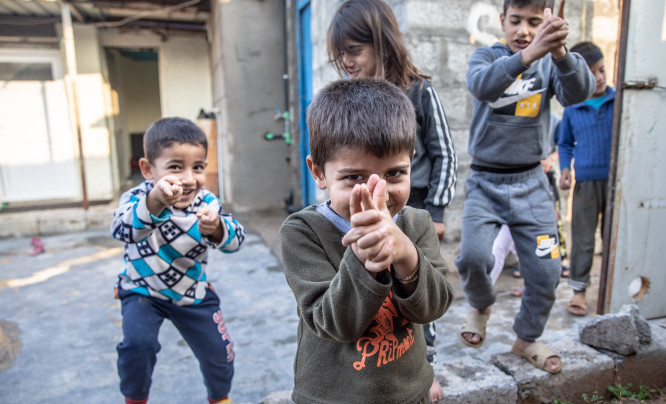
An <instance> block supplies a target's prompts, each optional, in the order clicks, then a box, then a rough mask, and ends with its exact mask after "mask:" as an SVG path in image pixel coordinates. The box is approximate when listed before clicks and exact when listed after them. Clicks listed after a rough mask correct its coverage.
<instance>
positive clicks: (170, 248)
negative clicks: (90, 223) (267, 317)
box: [111, 118, 245, 404]
mask: <svg viewBox="0 0 666 404" xmlns="http://www.w3.org/2000/svg"><path fill="white" fill-rule="evenodd" d="M143 147H144V155H145V157H144V158H142V159H141V160H140V161H139V165H140V168H141V174H142V175H143V176H144V178H145V179H146V181H144V182H143V183H141V184H140V185H138V186H137V187H135V188H133V189H131V190H129V191H127V192H125V193H124V194H123V195H122V196H121V197H120V206H119V208H118V209H117V210H116V211H115V213H114V215H113V222H112V224H111V234H112V235H113V237H114V238H116V239H118V240H120V241H123V242H124V243H125V256H124V260H125V269H124V271H123V272H122V273H121V274H120V275H119V276H118V285H117V297H118V298H119V299H120V300H121V302H122V315H123V326H122V327H123V341H122V342H121V343H120V344H118V346H117V350H118V374H119V375H120V391H121V392H122V394H123V395H124V396H125V402H126V403H128V404H136V403H146V402H147V401H148V393H149V390H150V385H151V376H152V373H153V368H154V366H155V361H156V359H157V352H159V350H160V344H159V342H158V339H157V336H158V333H159V328H160V326H161V324H162V322H163V321H164V319H165V318H166V319H169V320H171V322H172V323H173V324H174V326H175V327H176V328H177V329H178V331H180V333H181V335H182V336H183V338H184V339H185V341H187V343H188V345H189V346H190V347H191V348H192V351H193V352H194V354H195V356H196V357H197V359H198V360H199V364H200V368H201V372H202V373H203V379H204V383H205V385H206V388H207V391H208V400H209V401H210V402H211V403H224V402H231V400H230V399H228V397H227V394H228V393H229V389H230V388H231V379H232V377H233V372H234V368H233V359H234V352H233V342H232V341H231V338H230V337H229V333H228V332H227V329H226V325H225V323H224V319H223V317H222V311H221V310H220V300H219V299H218V297H217V295H216V294H215V292H214V291H213V288H212V286H211V285H210V284H209V283H208V281H207V279H206V272H205V268H206V264H207V258H208V248H209V247H210V248H216V249H219V250H221V251H222V252H227V253H228V252H235V251H236V250H238V248H239V247H240V245H241V244H242V243H243V240H244V239H245V230H244V229H243V226H241V225H240V224H239V223H238V222H237V221H236V220H234V219H233V218H232V217H231V215H230V214H228V213H224V212H223V210H222V207H221V206H220V201H219V200H218V199H217V198H216V197H215V195H213V194H212V193H211V192H209V191H207V190H206V189H205V188H204V184H205V180H206V172H205V169H206V164H207V160H206V153H207V149H208V142H207V140H206V135H205V134H204V133H203V131H202V130H201V129H200V128H199V127H198V126H196V125H195V124H194V123H193V122H192V121H189V120H187V119H182V118H164V119H160V120H158V121H156V122H154V123H153V124H152V125H150V127H149V128H148V130H147V131H146V133H145V135H144V139H143Z"/></svg>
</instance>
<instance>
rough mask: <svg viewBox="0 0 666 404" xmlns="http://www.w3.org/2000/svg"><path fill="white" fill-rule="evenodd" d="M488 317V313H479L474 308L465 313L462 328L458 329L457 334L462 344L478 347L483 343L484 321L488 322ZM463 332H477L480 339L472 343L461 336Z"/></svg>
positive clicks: (484, 336) (484, 333) (484, 335)
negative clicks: (465, 316)
mask: <svg viewBox="0 0 666 404" xmlns="http://www.w3.org/2000/svg"><path fill="white" fill-rule="evenodd" d="M489 317H490V313H488V314H481V313H479V312H478V311H476V310H472V311H470V312H469V314H467V318H465V322H464V323H463V325H462V330H460V334H459V336H460V339H461V340H462V342H463V344H465V345H467V346H471V347H472V348H479V347H481V345H483V341H484V340H485V339H486V323H487V322H488V318H489ZM464 333H471V334H477V335H478V336H479V337H481V339H480V340H479V342H477V343H476V344H474V343H472V342H469V341H468V340H467V339H465V337H464V336H463V334H464Z"/></svg>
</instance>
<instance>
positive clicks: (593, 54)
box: [569, 42, 604, 67]
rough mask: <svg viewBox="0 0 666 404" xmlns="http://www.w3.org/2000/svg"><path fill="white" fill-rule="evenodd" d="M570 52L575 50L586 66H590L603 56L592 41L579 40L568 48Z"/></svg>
mask: <svg viewBox="0 0 666 404" xmlns="http://www.w3.org/2000/svg"><path fill="white" fill-rule="evenodd" d="M569 51H571V52H576V53H578V54H579V55H581V56H582V57H583V59H585V63H587V65H588V66H590V67H592V66H593V65H595V64H596V63H597V62H598V61H600V60H601V59H603V58H604V55H603V53H601V49H599V47H598V46H597V45H595V44H593V43H592V42H579V43H577V44H575V45H574V46H572V47H571V49H569Z"/></svg>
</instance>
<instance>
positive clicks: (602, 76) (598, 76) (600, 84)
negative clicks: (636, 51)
mask: <svg viewBox="0 0 666 404" xmlns="http://www.w3.org/2000/svg"><path fill="white" fill-rule="evenodd" d="M590 71H591V72H592V74H593V75H594V81H595V82H596V83H597V88H596V89H595V90H594V94H592V97H591V98H597V97H601V96H602V95H604V94H606V68H604V59H603V58H602V59H599V61H598V62H597V63H595V64H593V65H592V66H590Z"/></svg>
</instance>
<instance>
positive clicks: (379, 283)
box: [280, 79, 453, 403]
mask: <svg viewBox="0 0 666 404" xmlns="http://www.w3.org/2000/svg"><path fill="white" fill-rule="evenodd" d="M415 122H416V118H415V116H414V109H413V107H412V104H411V102H410V101H409V99H408V98H407V97H406V96H405V95H404V93H403V92H402V91H401V90H400V89H399V88H398V87H396V86H394V85H392V84H390V83H388V82H386V81H384V80H378V79H352V80H341V81H337V82H334V83H332V84H330V85H328V86H327V87H326V88H324V89H323V90H322V91H321V92H320V93H319V94H318V95H317V96H316V97H315V99H314V100H313V102H312V104H311V105H310V107H309V109H308V127H309V129H310V149H311V155H310V156H308V157H307V165H308V168H309V169H310V172H311V174H312V176H313V178H314V180H315V183H316V184H317V187H319V188H320V189H327V190H328V194H329V197H330V199H329V200H328V201H326V202H324V203H322V204H319V205H313V206H309V207H307V208H305V209H303V210H302V211H300V212H297V213H295V214H293V215H291V216H290V217H288V218H287V219H286V220H285V222H284V224H283V225H282V228H281V229H280V237H281V240H282V256H283V261H284V268H285V274H286V277H287V281H288V283H289V286H290V287H291V289H292V291H293V292H294V296H295V297H296V302H297V306H298V316H299V325H298V352H297V354H296V359H295V363H294V390H293V394H292V399H293V400H294V401H295V402H297V403H321V402H327V403H332V402H338V403H350V402H359V401H361V402H364V403H412V402H424V403H425V402H430V397H429V389H430V385H431V383H432V380H433V370H432V367H431V366H430V364H429V363H428V361H427V360H426V355H425V353H426V352H425V350H426V345H425V340H424V337H423V327H422V326H421V325H420V324H424V323H428V322H430V321H434V320H435V319H437V318H439V317H441V316H442V315H443V314H444V312H445V311H446V309H447V308H448V307H449V305H450V304H451V302H452V300H453V292H452V288H451V286H450V285H449V283H448V281H447V280H446V277H445V274H446V272H447V270H448V266H447V264H446V262H445V261H444V259H443V258H442V256H441V254H440V250H439V248H440V247H439V241H438V238H437V234H436V232H435V228H434V226H433V224H432V221H431V219H430V216H429V214H428V212H427V211H425V210H419V209H413V208H410V207H406V203H407V199H408V198H409V189H410V181H409V174H410V164H411V158H412V156H413V151H414V136H415V135H414V134H415Z"/></svg>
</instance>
